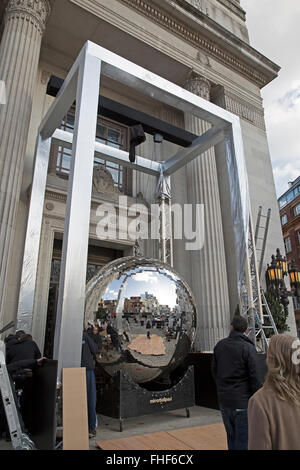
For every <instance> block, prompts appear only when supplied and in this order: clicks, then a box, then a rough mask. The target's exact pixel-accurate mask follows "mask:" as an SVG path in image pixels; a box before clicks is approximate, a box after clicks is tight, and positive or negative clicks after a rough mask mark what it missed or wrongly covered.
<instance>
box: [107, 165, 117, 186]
mask: <svg viewBox="0 0 300 470" xmlns="http://www.w3.org/2000/svg"><path fill="white" fill-rule="evenodd" d="M108 170H109V172H110V174H111V175H112V177H113V179H114V181H115V182H116V183H118V181H119V172H118V171H117V170H113V169H111V168H108Z"/></svg>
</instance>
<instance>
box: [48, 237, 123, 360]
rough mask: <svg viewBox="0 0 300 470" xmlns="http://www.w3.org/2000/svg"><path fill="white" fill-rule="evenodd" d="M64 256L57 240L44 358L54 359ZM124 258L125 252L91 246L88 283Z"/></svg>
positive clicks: (52, 269) (52, 268)
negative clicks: (57, 310) (117, 260)
mask: <svg viewBox="0 0 300 470" xmlns="http://www.w3.org/2000/svg"><path fill="white" fill-rule="evenodd" d="M61 255H62V240H58V239H55V240H54V244H53V255H52V266H51V277H50V287H49V298H48V311H47V322H46V332H45V346H44V356H46V357H48V358H49V359H52V358H53V345H54V333H55V322H56V309H57V300H58V286H59V274H60V264H61ZM122 256H124V254H123V251H120V250H113V249H111V248H103V247H99V246H95V245H89V251H88V265H87V272H86V281H87V282H88V281H89V280H90V279H91V278H92V277H93V276H94V275H95V274H96V273H97V272H98V271H99V270H100V269H101V268H102V267H103V266H105V265H106V264H108V263H109V262H110V261H113V260H114V259H117V258H122Z"/></svg>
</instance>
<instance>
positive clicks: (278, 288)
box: [266, 248, 292, 314]
mask: <svg viewBox="0 0 300 470" xmlns="http://www.w3.org/2000/svg"><path fill="white" fill-rule="evenodd" d="M287 274H288V265H287V260H286V258H285V257H283V256H282V255H281V253H280V250H279V248H277V250H276V256H275V255H272V261H271V264H270V265H269V264H268V268H267V271H266V284H267V290H268V291H270V292H271V293H272V294H273V295H274V296H275V298H276V299H277V300H278V301H279V302H280V303H281V305H282V306H283V308H284V311H285V313H286V314H287V313H288V312H287V307H288V305H289V299H288V297H289V296H291V295H292V293H291V292H289V291H288V290H287V288H286V286H285V283H284V276H287Z"/></svg>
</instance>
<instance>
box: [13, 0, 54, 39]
mask: <svg viewBox="0 0 300 470" xmlns="http://www.w3.org/2000/svg"><path fill="white" fill-rule="evenodd" d="M50 11H51V7H50V3H49V0H10V1H9V3H8V6H7V9H6V21H9V20H10V19H12V18H15V17H16V16H19V15H27V16H28V17H29V18H30V19H31V20H32V21H34V22H35V23H37V25H38V26H39V27H40V29H41V32H43V31H44V30H45V27H46V23H47V20H48V18H49V15H50Z"/></svg>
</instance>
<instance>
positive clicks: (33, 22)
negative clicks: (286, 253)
mask: <svg viewBox="0 0 300 470" xmlns="http://www.w3.org/2000/svg"><path fill="white" fill-rule="evenodd" d="M245 20H246V13H245V11H244V10H243V9H242V8H241V6H240V2H239V1H238V0H151V1H150V0H110V1H109V2H108V1H107V0H9V1H7V0H4V1H3V2H2V3H1V6H0V22H1V29H0V34H1V46H0V80H3V81H4V82H5V84H6V92H7V105H5V106H4V105H0V106H1V108H0V181H1V193H0V219H1V232H0V255H1V272H0V295H1V298H0V302H1V304H0V307H1V316H0V326H1V325H3V324H5V323H7V322H9V321H10V320H12V319H14V318H15V317H16V312H17V306H18V292H19V288H20V276H21V268H22V262H23V248H24V240H25V232H26V222H27V216H28V208H29V195H30V186H31V182H32V174H33V164H34V151H35V144H36V136H37V129H38V127H39V124H40V122H41V119H42V118H43V116H44V115H45V113H46V111H47V109H48V108H49V106H50V105H51V103H52V101H53V99H54V98H53V93H51V86H50V85H49V84H51V83H52V84H53V83H55V80H56V79H64V78H65V77H66V75H67V73H68V71H69V69H70V67H71V66H72V64H73V62H74V60H75V59H76V57H77V55H78V53H79V51H80V50H81V48H82V46H83V45H84V43H85V42H86V41H87V40H90V41H93V42H95V43H97V44H99V45H101V46H102V47H104V48H107V49H109V50H111V51H112V52H115V53H117V54H118V55H120V56H123V57H125V58H127V59H129V60H130V61H132V62H134V63H136V64H138V65H140V66H143V67H145V68H146V69H149V70H151V71H152V72H154V73H156V74H158V75H160V76H162V77H164V78H166V79H168V80H169V81H171V82H174V83H176V84H177V85H180V86H181V87H185V88H186V89H188V90H189V91H191V92H193V93H195V94H197V95H199V96H201V97H203V98H205V99H207V100H210V101H212V102H213V103H215V104H217V105H218V106H221V107H223V108H225V109H227V110H228V111H230V112H232V113H235V114H236V115H238V116H239V117H240V118H241V126H242V132H243V138H244V149H245V157H246V165H247V172H248V178H249V190H250V198H251V207H252V216H253V219H254V220H255V219H256V213H257V208H258V206H259V205H263V206H264V208H265V209H266V210H267V208H271V209H272V218H271V223H270V230H269V237H268V246H267V250H266V258H265V259H266V260H268V259H269V258H270V256H271V254H272V253H274V252H275V251H276V248H280V249H281V250H282V251H283V248H284V244H283V238H282V234H281V224H280V217H279V212H278V205H277V199H276V194H275V187H274V180H273V174H272V168H271V162H270V155H269V150H268V143H267V135H266V129H265V122H264V111H263V105H262V98H261V94H260V90H261V89H262V88H263V87H264V86H266V85H267V84H268V83H269V82H270V81H272V80H273V79H274V78H276V76H277V74H278V72H279V67H278V66H277V65H276V64H274V63H272V62H271V61H270V60H268V59H267V58H266V57H264V56H263V55H262V54H261V53H259V52H258V51H256V50H255V49H253V48H252V47H251V45H250V44H249V37H248V32H247V26H246V22H245ZM100 94H101V96H103V97H106V98H109V99H111V100H113V101H114V102H117V103H120V104H122V105H125V106H127V107H130V108H132V109H136V110H138V111H141V112H144V113H147V114H148V115H150V116H153V117H155V118H159V119H161V120H163V121H166V122H168V123H170V124H172V125H174V126H177V127H179V128H182V129H186V130H187V131H190V132H195V133H196V132H198V134H200V133H203V132H205V131H206V130H207V123H205V122H203V121H201V120H200V119H198V118H196V117H194V116H192V115H188V114H184V113H181V112H179V111H177V110H174V109H173V108H170V107H167V106H165V105H162V104H160V103H158V102H156V101H155V100H152V99H150V98H147V97H145V96H143V95H141V94H139V93H138V92H137V93H136V94H134V95H133V93H132V91H131V90H129V89H127V88H126V87H125V86H120V85H119V84H117V83H115V82H114V81H112V80H108V79H103V81H102V83H101V90H100ZM73 125H74V121H73V114H72V110H70V113H69V114H68V116H66V117H65V119H64V121H63V122H62V127H63V128H65V129H69V130H71V129H72V126H73ZM98 130H99V135H98V138H99V139H102V140H101V141H103V142H105V143H106V144H108V145H117V146H118V148H122V149H124V150H128V136H129V129H128V127H127V126H124V124H122V123H120V122H117V121H115V120H112V119H109V118H107V117H105V118H104V117H103V116H99V119H98ZM161 149H162V155H161V157H162V158H167V157H168V155H170V154H171V153H172V152H173V153H174V151H175V150H176V145H175V144H174V143H170V142H167V141H165V142H163V144H162V147H161ZM138 152H139V154H140V155H141V156H144V157H146V158H157V156H155V149H154V143H153V138H152V136H150V135H148V136H147V141H146V142H145V143H144V144H143V145H141V146H140V148H139V149H138ZM216 162H218V164H216ZM96 163H97V168H98V170H95V175H94V190H93V199H92V206H91V224H90V247H89V261H88V269H87V278H90V277H91V276H92V275H93V273H94V272H95V271H96V270H97V269H98V268H99V267H100V266H103V265H105V264H106V263H107V262H108V261H110V260H112V259H114V258H117V257H120V256H125V255H128V254H131V253H132V248H133V243H132V242H130V241H126V240H123V239H120V238H116V239H115V240H113V241H111V242H109V243H108V242H107V241H101V240H100V239H99V238H98V237H97V233H96V226H97V214H96V208H97V206H98V205H99V203H101V202H105V201H109V202H112V203H117V200H118V196H119V195H122V194H126V195H128V196H129V198H132V200H133V201H135V200H136V197H140V198H142V199H143V201H146V202H147V203H148V204H151V203H152V202H153V198H154V193H155V182H154V181H152V180H151V177H148V176H145V175H142V174H137V175H136V174H130V172H127V171H126V170H125V169H124V168H120V167H116V166H114V165H111V164H110V163H109V162H107V161H98V162H96ZM69 164H70V152H69V150H68V149H65V148H63V147H59V146H56V147H55V146H54V145H53V146H52V149H51V161H50V165H49V175H48V180H47V192H46V199H45V206H44V219H43V229H42V237H41V244H40V258H39V266H38V281H37V285H36V297H35V306H34V321H33V329H32V334H33V335H34V337H35V339H36V340H37V342H38V343H39V345H40V347H41V348H43V347H44V346H45V345H47V344H48V345H49V344H50V343H51V341H52V340H53V325H54V323H55V306H56V301H57V287H58V275H59V267H60V257H61V240H62V236H63V228H64V214H65V205H66V193H67V177H68V169H69ZM225 165H226V162H225V152H224V148H223V147H222V145H221V144H219V145H218V146H216V147H215V149H214V150H210V151H208V152H206V153H205V154H204V155H202V156H201V157H199V158H198V159H196V160H195V161H194V162H192V163H190V164H189V165H188V166H187V167H186V168H183V169H181V170H180V171H179V172H178V173H176V175H174V176H173V177H172V181H171V183H172V185H171V187H172V199H173V201H174V202H175V203H180V204H184V203H193V204H195V203H201V204H204V207H205V244H204V248H203V249H202V250H200V251H199V252H192V253H191V252H187V251H185V248H184V242H183V241H181V240H174V267H175V269H176V270H177V271H178V272H179V273H180V274H181V275H182V276H183V277H184V278H185V279H186V280H187V282H188V283H189V284H190V285H191V288H192V290H193V292H194V295H195V298H196V302H197V307H198V315H199V318H198V326H199V333H198V337H197V340H196V349H197V350H202V351H205V350H212V348H213V346H214V345H215V343H216V342H217V341H218V340H219V339H221V338H223V337H224V336H226V335H227V334H228V331H229V324H230V318H231V316H232V314H233V312H234V310H235V308H236V305H237V303H238V295H237V287H236V285H237V282H236V272H235V259H234V255H233V228H232V223H231V217H230V197H229V187H228V184H227V182H226V181H225V179H224V173H225ZM143 249H144V254H145V255H147V256H155V251H154V245H153V243H151V241H150V242H145V244H144V247H143ZM290 328H291V331H292V332H295V324H294V315H293V312H292V311H291V315H290Z"/></svg>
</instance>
